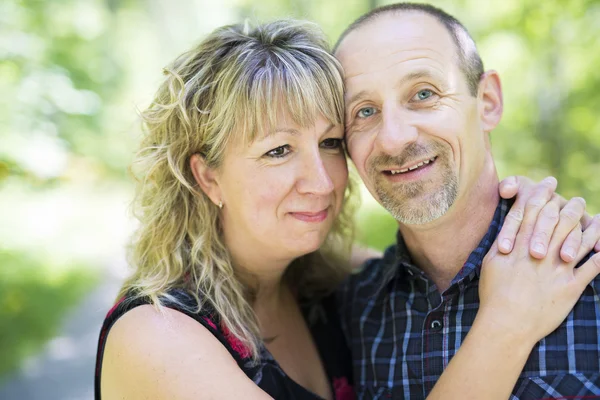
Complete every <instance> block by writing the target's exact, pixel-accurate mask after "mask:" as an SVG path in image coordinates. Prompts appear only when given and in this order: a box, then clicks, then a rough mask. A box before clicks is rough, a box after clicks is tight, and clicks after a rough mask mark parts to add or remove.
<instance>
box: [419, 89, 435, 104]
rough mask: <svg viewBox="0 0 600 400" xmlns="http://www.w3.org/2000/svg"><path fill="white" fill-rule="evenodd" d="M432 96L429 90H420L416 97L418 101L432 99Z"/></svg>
mask: <svg viewBox="0 0 600 400" xmlns="http://www.w3.org/2000/svg"><path fill="white" fill-rule="evenodd" d="M431 96H433V92H432V91H431V90H429V89H423V90H419V91H418V92H417V94H416V95H415V98H416V100H420V101H422V100H427V99H428V98H430V97H431Z"/></svg>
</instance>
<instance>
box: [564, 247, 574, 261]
mask: <svg viewBox="0 0 600 400" xmlns="http://www.w3.org/2000/svg"><path fill="white" fill-rule="evenodd" d="M565 254H566V255H567V256H569V258H571V259H574V258H575V249H574V248H572V247H567V248H566V249H565Z"/></svg>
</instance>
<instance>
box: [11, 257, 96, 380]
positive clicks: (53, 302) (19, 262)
mask: <svg viewBox="0 0 600 400" xmlns="http://www.w3.org/2000/svg"><path fill="white" fill-rule="evenodd" d="M0 265H1V266H2V268H0V332H2V334H1V336H0V354H2V357H0V375H2V374H3V373H6V372H8V371H10V370H11V369H12V368H14V367H15V366H16V365H17V363H18V361H19V360H21V359H23V358H24V357H26V356H29V355H31V354H33V353H34V352H35V351H36V350H39V348H40V347H41V345H42V344H43V343H44V341H46V340H48V339H50V338H51V337H52V336H54V335H55V334H57V333H58V332H57V329H58V328H59V327H60V324H61V322H62V317H63V315H64V314H65V312H66V311H67V310H68V309H69V308H70V307H72V306H73V305H74V304H76V302H77V301H78V300H79V299H80V298H81V297H82V295H83V294H84V293H86V291H88V290H89V289H91V288H93V286H94V283H95V282H96V281H97V276H96V274H94V273H92V272H90V271H89V270H88V269H81V268H64V266H63V268H61V269H60V271H59V270H57V269H56V268H53V266H50V265H48V264H47V263H45V262H43V261H42V260H39V259H36V258H35V257H31V256H29V255H25V254H19V253H15V252H2V251H0Z"/></svg>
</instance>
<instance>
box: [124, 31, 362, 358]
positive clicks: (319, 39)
mask: <svg viewBox="0 0 600 400" xmlns="http://www.w3.org/2000/svg"><path fill="white" fill-rule="evenodd" d="M164 73H165V75H166V78H165V80H164V82H163V83H162V84H161V86H160V88H159V89H158V92H157V93H156V96H155V98H154V101H153V102H152V104H151V105H150V106H149V107H148V109H146V110H145V111H144V112H143V113H142V118H143V121H144V131H145V136H144V138H143V140H142V144H141V150H140V151H139V152H138V154H137V156H136V160H135V162H134V165H133V170H134V175H136V179H137V189H136V198H135V201H134V204H133V209H134V214H135V216H136V217H137V218H138V219H139V221H140V227H139V229H138V230H137V232H136V234H135V236H134V238H133V240H132V245H131V249H130V262H131V264H132V265H133V266H134V267H135V272H134V274H133V275H132V276H131V277H130V278H129V279H128V280H127V281H126V282H125V284H124V286H123V287H122V289H121V292H120V295H119V297H122V296H124V295H127V294H128V295H129V296H132V294H133V297H134V298H137V297H145V298H148V299H150V301H151V302H152V303H153V304H154V305H155V306H157V307H158V308H159V309H160V308H161V306H162V305H164V304H165V302H171V303H173V302H174V303H178V300H177V298H175V297H174V296H171V295H169V292H170V291H171V290H173V289H176V288H179V289H184V290H185V291H186V292H187V293H189V294H190V295H192V296H194V298H195V299H196V304H197V308H195V311H194V312H199V311H200V310H201V309H202V308H203V307H204V306H205V305H207V304H208V305H209V306H210V307H211V308H212V309H214V311H215V312H216V313H217V314H218V316H219V318H220V321H221V324H223V325H225V327H226V328H227V329H228V330H229V331H230V332H231V334H233V335H234V336H235V337H237V338H238V339H239V340H240V341H241V342H242V343H243V344H244V345H246V346H247V348H248V349H249V350H250V352H251V354H252V356H253V358H254V360H255V361H257V360H258V354H259V349H260V346H261V344H262V339H261V337H260V330H259V326H258V322H257V319H256V315H255V314H254V312H253V309H252V302H253V296H254V294H255V293H254V288H251V287H248V286H247V285H244V284H242V282H241V280H240V279H238V276H236V271H235V270H234V268H233V266H232V264H231V259H230V255H229V252H228V250H227V248H226V247H225V244H224V242H223V237H222V234H221V227H220V220H219V209H218V208H217V207H216V206H215V205H214V204H213V203H212V202H211V201H210V199H209V198H208V197H207V196H206V195H205V194H204V193H203V192H202V190H200V189H199V187H198V185H197V183H196V181H195V180H194V177H193V175H192V171H191V167H190V157H191V156H192V155H193V154H200V155H201V156H202V157H203V158H204V160H205V162H206V164H207V165H208V166H209V167H211V168H218V167H219V165H220V164H221V162H222V160H223V155H224V151H225V149H226V147H227V145H228V143H229V142H232V141H233V142H235V141H240V140H242V141H246V142H248V141H252V140H254V138H255V137H256V136H257V135H258V134H260V133H261V132H266V131H268V129H269V127H271V126H275V122H276V111H277V110H278V108H280V107H281V104H280V103H281V101H284V102H285V104H284V106H285V107H286V108H287V110H288V112H289V114H290V115H291V116H292V118H293V119H294V122H295V123H297V124H298V125H300V126H303V127H310V126H312V125H314V123H315V121H316V119H317V118H318V117H319V116H320V115H322V116H324V117H325V118H326V119H327V120H329V122H331V123H334V124H342V123H343V121H344V98H343V80H342V70H341V66H340V64H339V63H338V61H337V60H336V59H335V58H334V57H333V56H332V55H331V53H330V52H329V47H328V45H327V42H326V40H325V38H324V36H323V34H322V32H321V31H320V29H319V28H318V27H317V26H316V25H314V24H312V23H308V22H301V21H294V20H282V21H276V22H272V23H268V24H263V25H258V26H256V27H251V26H249V25H248V24H240V25H231V26H225V27H222V28H219V29H217V30H215V31H214V32H213V33H211V34H210V35H209V36H208V37H207V38H206V39H205V40H204V41H202V42H201V43H200V44H199V45H198V46H197V47H195V48H194V49H192V50H191V51H189V52H186V53H184V54H183V55H181V56H180V57H178V58H177V59H176V60H175V61H174V62H173V63H172V64H171V65H170V66H169V67H167V68H165V69H164ZM282 99H283V100H282ZM354 179H355V178H353V177H351V179H350V184H349V186H348V189H347V190H346V193H345V199H344V206H343V208H342V211H341V213H340V215H339V216H338V218H337V219H336V221H335V223H334V226H333V229H332V231H331V232H330V234H329V235H328V237H327V239H326V241H325V243H324V245H323V246H322V248H321V249H320V250H319V251H316V252H314V253H311V254H307V255H305V256H303V257H300V258H299V259H297V260H295V261H294V262H293V263H292V264H291V265H290V266H289V267H288V269H287V270H286V272H285V274H284V279H285V280H286V282H287V283H288V284H290V285H291V286H292V287H293V289H294V290H295V291H296V292H297V293H298V296H299V298H302V299H309V300H318V299H319V298H321V297H322V296H324V295H326V294H329V293H331V292H332V291H333V290H334V289H335V288H336V286H337V285H338V284H339V283H340V281H341V280H342V279H343V277H344V276H346V274H347V273H348V272H349V266H348V263H347V258H348V256H349V254H350V244H351V239H352V236H353V227H352V223H351V221H352V214H353V211H354V208H355V205H356V204H355V202H354V201H350V198H351V192H352V187H353V186H354V183H353V180H354Z"/></svg>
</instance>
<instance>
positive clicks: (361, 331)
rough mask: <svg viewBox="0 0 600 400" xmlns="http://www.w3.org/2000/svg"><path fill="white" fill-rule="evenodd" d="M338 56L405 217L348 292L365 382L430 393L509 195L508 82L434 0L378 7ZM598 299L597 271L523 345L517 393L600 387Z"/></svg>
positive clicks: (472, 307)
mask: <svg viewBox="0 0 600 400" xmlns="http://www.w3.org/2000/svg"><path fill="white" fill-rule="evenodd" d="M335 54H336V57H338V59H339V60H340V62H341V63H342V66H343V67H344V71H345V84H346V89H347V97H346V112H347V118H346V126H347V128H346V129H347V132H346V135H347V136H346V141H347V145H348V150H349V153H350V156H351V158H352V160H353V162H354V164H355V165H356V167H357V170H358V172H359V174H360V176H361V177H362V179H363V181H364V182H365V185H366V186H367V188H368V189H369V191H370V192H371V193H372V194H373V196H374V197H375V198H376V199H377V200H378V201H379V202H380V203H381V204H382V205H383V206H384V207H385V208H386V209H387V210H388V211H389V212H390V213H391V214H392V215H393V216H394V218H396V220H397V221H398V223H399V233H398V238H397V244H396V245H395V246H393V247H391V248H390V249H388V250H387V251H386V255H385V256H384V257H383V258H382V259H375V260H372V261H371V262H369V263H367V265H366V266H365V268H364V269H363V271H362V272H361V273H360V274H358V275H356V276H354V277H353V278H352V279H351V280H350V282H349V283H348V284H347V285H346V287H345V291H344V294H343V297H344V298H345V301H344V300H342V312H343V314H344V315H345V321H344V322H345V331H346V334H347V338H348V340H349V344H350V347H351V350H352V355H353V359H354V362H353V366H354V375H355V385H356V389H357V394H358V396H359V398H390V397H393V398H405V399H408V398H411V399H418V398H425V397H427V395H429V394H430V393H431V391H432V389H433V387H434V384H435V383H436V382H437V381H438V379H439V378H440V376H441V374H442V372H443V371H444V369H445V368H446V367H447V366H448V363H449V361H450V360H451V359H452V358H453V356H454V355H455V354H456V352H457V350H458V348H459V347H460V346H461V345H463V343H464V342H465V337H466V334H467V332H469V330H471V328H472V327H473V321H474V319H475V315H476V314H477V310H478V307H479V297H478V290H479V274H480V269H481V264H482V262H483V258H484V256H485V255H486V253H488V251H490V249H491V248H492V242H493V241H494V240H495V239H496V237H497V235H498V230H499V229H500V227H501V226H502V225H503V224H504V221H505V219H506V218H507V212H508V209H509V208H510V204H511V203H510V202H509V201H505V200H500V199H499V197H498V194H497V193H498V178H497V173H496V168H495V166H494V161H493V158H492V154H491V150H490V147H491V145H490V139H489V133H490V132H491V131H492V130H493V129H494V128H495V127H496V125H497V124H498V123H499V122H500V119H501V116H502V90H501V87H500V80H499V77H498V74H497V73H496V72H495V71H488V72H484V70H483V64H482V62H481V59H480V57H479V55H478V53H477V49H476V47H475V43H474V42H473V40H472V38H471V37H470V36H469V34H468V32H467V31H466V29H465V28H464V27H463V26H462V24H460V22H458V21H457V20H456V19H454V18H453V17H451V16H449V15H448V14H446V13H445V12H443V11H441V10H439V9H437V8H434V7H431V6H428V5H420V4H396V5H392V6H387V7H382V8H379V9H376V10H374V11H372V12H370V13H369V14H367V15H365V16H363V17H361V18H360V19H359V20H357V21H356V22H355V23H354V24H352V25H351V26H350V27H349V28H348V29H347V30H346V32H345V33H344V34H343V35H342V37H341V39H340V40H339V42H338V45H337V46H336V49H335ZM533 243H534V245H533V246H534V248H533V250H534V251H536V252H538V253H539V254H545V253H546V252H547V251H548V250H549V249H548V248H544V246H543V245H542V247H541V248H539V249H537V248H536V246H535V245H536V243H537V242H536V240H535V238H534V240H533ZM539 244H541V243H539ZM511 245H512V244H510V243H508V244H506V245H504V244H503V243H501V244H500V246H503V247H505V248H507V249H508V248H510V247H511ZM590 279H591V277H590ZM587 282H589V280H588V281H586V283H587ZM584 286H585V284H584ZM599 298H600V278H595V279H594V280H593V281H592V283H590V284H589V285H588V286H587V287H586V288H585V290H584V292H583V295H582V296H581V298H580V299H579V300H578V301H577V304H576V305H575V307H574V309H573V311H572V312H571V313H570V314H569V315H568V317H567V319H566V320H565V321H564V322H563V323H562V325H561V326H560V327H559V328H558V329H557V330H555V331H554V332H552V333H550V332H544V333H543V334H542V335H540V337H543V336H544V335H546V334H548V333H550V334H549V335H547V336H546V337H545V338H544V339H543V340H541V341H540V342H539V343H537V344H536V345H535V346H534V348H533V351H532V352H531V354H529V353H526V354H525V357H524V359H523V360H525V358H526V357H527V355H529V358H528V359H527V361H526V363H525V365H524V368H523V370H522V372H521V375H520V377H519V380H518V382H517V385H516V386H515V388H514V390H513V393H512V396H513V397H511V398H512V399H540V398H567V397H568V398H596V397H597V396H596V395H599V396H600V339H599V337H600V301H599ZM349 299H352V300H351V301H350V300H349ZM516 345H518V343H515V346H516ZM530 348H531V347H529V349H530ZM508 356H509V355H508V354H507V362H508V358H509V357H508ZM521 365H522V364H521ZM515 378H516V376H515ZM513 381H514V380H513ZM582 396H583V397H582ZM586 396H588V397H586ZM481 398H483V397H481ZM505 398H506V397H505Z"/></svg>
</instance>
